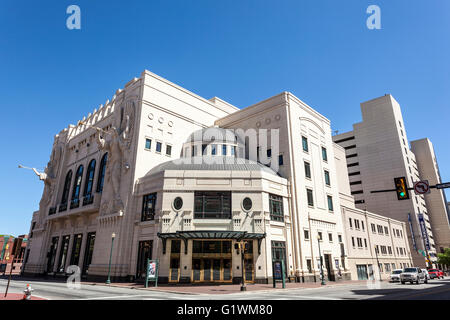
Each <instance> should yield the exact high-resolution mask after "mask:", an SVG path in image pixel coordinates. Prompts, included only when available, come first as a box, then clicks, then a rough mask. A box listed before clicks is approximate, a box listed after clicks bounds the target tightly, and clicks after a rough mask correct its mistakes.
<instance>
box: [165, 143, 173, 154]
mask: <svg viewBox="0 0 450 320" xmlns="http://www.w3.org/2000/svg"><path fill="white" fill-rule="evenodd" d="M166 155H168V156H170V155H172V146H171V145H168V144H166Z"/></svg>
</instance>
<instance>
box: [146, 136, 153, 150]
mask: <svg viewBox="0 0 450 320" xmlns="http://www.w3.org/2000/svg"><path fill="white" fill-rule="evenodd" d="M151 148H152V140H151V139H145V149H147V150H150V149H151Z"/></svg>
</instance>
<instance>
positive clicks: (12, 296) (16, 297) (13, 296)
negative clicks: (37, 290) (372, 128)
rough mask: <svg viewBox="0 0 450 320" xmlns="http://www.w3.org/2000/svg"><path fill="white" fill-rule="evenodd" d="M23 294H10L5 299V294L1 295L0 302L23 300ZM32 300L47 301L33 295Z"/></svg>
mask: <svg viewBox="0 0 450 320" xmlns="http://www.w3.org/2000/svg"><path fill="white" fill-rule="evenodd" d="M22 298H23V293H8V295H7V296H6V297H5V293H1V294H0V301H1V300H22ZM31 300H46V299H43V298H39V297H34V296H33V295H31Z"/></svg>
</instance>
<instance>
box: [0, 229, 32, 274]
mask: <svg viewBox="0 0 450 320" xmlns="http://www.w3.org/2000/svg"><path fill="white" fill-rule="evenodd" d="M15 238H16V237H14V236H11V235H0V273H3V274H9V273H10V271H11V268H12V274H20V273H21V271H22V266H23V264H24V258H25V256H26V250H27V241H28V236H27V235H20V236H19V237H18V238H23V240H22V245H21V247H20V251H19V254H18V256H14V253H13V247H14V239H15ZM13 260H14V264H13Z"/></svg>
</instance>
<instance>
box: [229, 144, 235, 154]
mask: <svg viewBox="0 0 450 320" xmlns="http://www.w3.org/2000/svg"><path fill="white" fill-rule="evenodd" d="M230 151H231V155H232V156H236V146H232V147H231V150H230Z"/></svg>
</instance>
